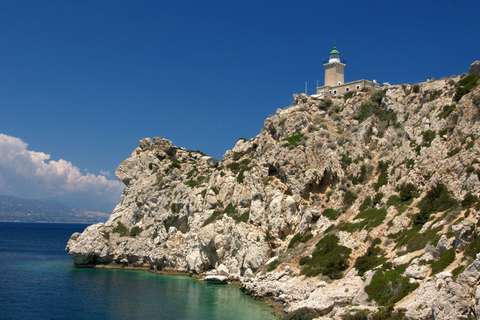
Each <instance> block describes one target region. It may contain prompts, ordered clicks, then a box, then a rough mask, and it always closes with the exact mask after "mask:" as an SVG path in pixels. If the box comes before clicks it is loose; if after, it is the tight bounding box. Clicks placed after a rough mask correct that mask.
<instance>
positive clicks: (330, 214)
mask: <svg viewBox="0 0 480 320" xmlns="http://www.w3.org/2000/svg"><path fill="white" fill-rule="evenodd" d="M322 215H324V216H325V217H327V218H328V219H330V220H336V219H337V218H338V216H339V215H340V214H339V213H338V211H337V210H335V209H332V208H328V209H325V210H323V212H322Z"/></svg>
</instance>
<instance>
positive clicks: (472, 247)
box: [464, 236, 480, 260]
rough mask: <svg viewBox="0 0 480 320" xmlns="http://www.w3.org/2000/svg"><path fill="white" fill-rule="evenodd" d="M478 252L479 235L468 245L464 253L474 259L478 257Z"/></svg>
mask: <svg viewBox="0 0 480 320" xmlns="http://www.w3.org/2000/svg"><path fill="white" fill-rule="evenodd" d="M478 253H480V237H478V236H477V237H475V238H474V239H473V240H472V241H471V242H470V243H469V244H468V245H467V247H466V248H465V251H464V255H465V257H469V258H471V259H472V260H473V259H476V257H477V254H478Z"/></svg>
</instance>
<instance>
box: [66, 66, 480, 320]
mask: <svg viewBox="0 0 480 320" xmlns="http://www.w3.org/2000/svg"><path fill="white" fill-rule="evenodd" d="M472 66H473V68H471V74H468V75H467V74H464V75H462V76H452V77H451V78H449V79H447V78H444V79H440V80H437V81H435V80H433V79H432V80H429V81H427V82H425V83H420V84H415V85H396V86H390V87H388V88H385V89H384V90H379V91H375V92H370V91H364V92H349V93H347V94H346V95H345V96H344V97H335V98H328V97H316V96H307V95H304V94H300V95H294V99H295V100H294V102H293V105H292V106H290V107H288V108H285V109H283V110H280V109H279V110H277V112H276V114H275V115H273V116H270V117H268V118H267V119H266V121H265V125H264V128H263V129H262V131H261V132H260V134H259V135H258V136H256V137H254V138H252V139H250V140H245V139H240V140H238V141H237V143H236V145H235V147H234V148H233V149H232V150H230V151H227V152H226V153H225V155H224V157H223V159H222V161H220V162H219V161H217V160H216V159H213V158H211V157H208V156H206V155H204V154H202V153H201V152H199V151H191V150H186V149H184V148H178V147H175V146H173V145H172V143H171V142H170V141H168V140H166V139H162V138H154V139H153V142H152V141H151V140H150V139H143V140H141V141H140V146H139V147H138V148H136V149H135V150H134V151H133V153H132V154H131V156H130V158H128V159H126V160H124V161H123V162H122V163H121V164H120V166H119V167H118V169H117V171H116V176H117V177H118V178H119V179H120V180H121V181H122V182H123V183H124V184H125V186H126V188H125V191H124V193H123V195H122V199H121V203H120V204H119V205H118V206H117V207H116V208H115V210H114V211H113V213H112V215H111V217H110V219H109V220H108V221H107V222H106V223H100V224H96V225H92V226H90V227H88V228H87V229H86V230H85V231H84V232H83V233H82V234H78V233H76V234H74V235H72V237H71V239H70V241H69V242H68V244H67V252H68V253H69V254H70V256H71V257H72V258H73V260H74V261H75V264H76V265H77V266H95V265H108V266H117V267H124V266H125V267H136V268H146V269H153V270H167V271H168V270H172V271H181V272H185V273H190V274H199V275H215V274H218V275H222V276H227V277H229V278H230V279H232V280H233V279H236V280H239V281H240V283H241V288H242V290H244V291H245V292H247V293H248V294H251V295H252V296H254V297H261V298H265V297H268V298H270V299H272V300H274V301H277V303H278V304H279V305H280V306H281V307H282V309H283V310H284V312H285V317H286V318H289V317H290V318H295V317H297V318H300V317H302V315H304V316H305V317H307V318H308V317H309V316H310V318H311V317H322V316H325V317H327V318H331V317H333V318H337V319H340V318H341V317H342V316H343V317H347V316H354V315H358V316H360V315H362V314H367V313H371V314H373V313H375V312H377V314H378V313H380V312H384V313H385V312H386V313H388V312H390V313H392V312H394V313H395V312H396V315H397V316H398V317H403V318H405V317H407V318H409V319H468V318H469V317H475V316H476V317H477V318H478V319H480V303H479V300H480V287H479V286H478V283H479V280H480V256H479V257H478V258H477V253H479V252H480V237H477V229H478V225H479V223H478V219H479V215H480V202H479V200H478V196H479V191H480V180H479V179H480V160H479V159H480V146H479V143H478V141H480V124H479V119H480V86H479V85H478V84H479V82H478V80H479V78H480V76H479V75H478V74H477V71H475V70H476V69H475V66H478V64H474V65H472ZM477 69H478V68H477ZM472 70H473V71H472ZM392 305H394V306H395V308H396V309H398V310H399V311H392V310H393V309H391V308H390V309H382V308H381V306H392ZM402 309H403V310H402ZM404 310H406V313H405V311H404ZM404 313H405V314H404Z"/></svg>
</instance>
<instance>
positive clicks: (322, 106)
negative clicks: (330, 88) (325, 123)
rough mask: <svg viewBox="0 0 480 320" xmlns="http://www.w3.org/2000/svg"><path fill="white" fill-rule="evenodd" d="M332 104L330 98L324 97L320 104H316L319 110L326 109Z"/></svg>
mask: <svg viewBox="0 0 480 320" xmlns="http://www.w3.org/2000/svg"><path fill="white" fill-rule="evenodd" d="M332 104H333V101H332V99H329V98H325V99H324V100H323V101H320V104H319V105H318V108H319V109H320V110H324V111H327V110H328V109H329V108H330V107H331V106H332Z"/></svg>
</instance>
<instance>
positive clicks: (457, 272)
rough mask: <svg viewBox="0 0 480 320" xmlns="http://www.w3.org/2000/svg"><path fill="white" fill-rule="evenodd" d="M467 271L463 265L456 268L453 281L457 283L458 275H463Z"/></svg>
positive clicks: (453, 271) (453, 272)
mask: <svg viewBox="0 0 480 320" xmlns="http://www.w3.org/2000/svg"><path fill="white" fill-rule="evenodd" d="M464 270H465V266H464V265H461V266H458V267H456V268H455V269H453V270H452V279H453V280H454V281H455V279H457V277H458V275H459V274H460V273H462V272H463V271H464Z"/></svg>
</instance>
